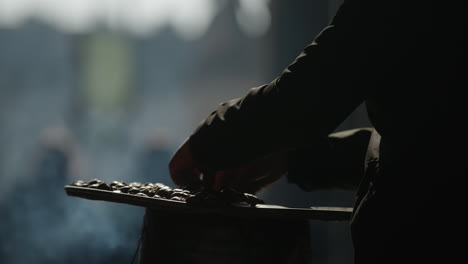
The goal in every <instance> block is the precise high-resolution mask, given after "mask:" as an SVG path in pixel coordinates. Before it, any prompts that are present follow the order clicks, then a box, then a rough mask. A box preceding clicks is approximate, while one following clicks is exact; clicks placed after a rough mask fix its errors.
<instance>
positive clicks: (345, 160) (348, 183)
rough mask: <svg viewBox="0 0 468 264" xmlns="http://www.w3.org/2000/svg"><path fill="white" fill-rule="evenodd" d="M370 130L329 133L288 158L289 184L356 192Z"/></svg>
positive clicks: (360, 177)
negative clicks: (324, 137)
mask: <svg viewBox="0 0 468 264" xmlns="http://www.w3.org/2000/svg"><path fill="white" fill-rule="evenodd" d="M372 132H373V128H359V129H351V130H345V131H341V132H338V133H333V134H330V135H329V136H328V137H327V138H326V139H324V140H322V141H320V142H317V143H316V144H315V145H314V146H312V147H308V148H300V149H297V150H295V151H291V152H290V153H289V155H288V159H289V162H288V165H289V167H288V174H287V178H288V181H289V182H291V183H295V184H297V185H298V186H299V187H301V188H302V189H303V190H306V191H314V190H326V189H344V190H356V189H357V187H358V186H359V183H360V182H361V179H362V177H363V175H364V171H365V157H366V153H367V149H368V145H369V140H370V138H371V134H372Z"/></svg>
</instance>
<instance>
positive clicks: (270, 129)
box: [189, 0, 370, 170]
mask: <svg viewBox="0 0 468 264" xmlns="http://www.w3.org/2000/svg"><path fill="white" fill-rule="evenodd" d="M360 2H362V1H360V0H357V1H352V0H350V1H346V3H345V4H343V5H342V6H341V8H340V10H339V11H338V13H337V14H336V16H335V18H334V19H333V21H332V22H331V24H330V25H329V26H328V27H326V28H325V29H324V30H323V31H322V32H321V33H320V34H319V35H318V36H317V37H316V38H315V40H314V41H313V42H312V43H311V44H310V45H309V46H307V47H306V48H305V49H304V51H303V52H302V53H301V54H300V55H299V56H298V57H297V59H296V60H295V61H294V62H293V63H292V64H291V65H289V66H288V67H287V68H286V69H285V71H284V72H283V73H282V74H281V76H279V77H278V78H277V79H275V80H274V81H272V82H271V83H269V84H266V85H263V86H260V87H256V88H253V89H251V90H250V91H249V92H248V93H247V94H246V95H245V96H243V97H241V98H238V99H235V100H231V101H228V102H225V103H223V104H221V105H220V106H219V107H218V108H217V109H216V110H215V111H214V112H213V113H211V114H210V115H209V116H208V118H206V119H205V120H204V121H203V122H202V123H201V124H200V125H199V126H198V128H197V129H196V130H195V131H194V133H193V134H192V135H191V138H190V141H189V142H190V148H191V151H192V154H193V156H194V159H195V160H196V161H197V162H198V164H200V167H201V168H200V169H202V170H204V169H205V170H206V169H209V170H220V169H221V170H222V169H228V168H235V167H239V166H242V164H244V163H246V162H249V161H252V160H254V159H256V158H259V157H262V156H264V155H267V154H271V153H274V152H280V151H289V150H294V149H297V148H303V147H307V146H312V145H313V144H315V142H318V141H320V140H323V139H324V138H326V137H327V136H328V135H329V134H330V133H332V132H333V131H334V130H335V129H336V127H337V126H338V125H339V124H340V123H341V122H342V121H343V120H344V119H345V118H346V117H347V116H348V115H349V114H350V113H351V112H352V111H353V110H354V109H355V108H356V107H357V106H358V105H359V104H361V103H362V102H363V100H364V95H365V91H364V90H365V89H364V88H363V87H362V86H360V80H361V78H362V76H363V75H364V74H365V70H366V68H367V67H368V62H367V58H368V57H369V56H370V55H369V54H367V52H368V49H367V46H368V36H369V34H367V32H368V31H369V30H370V29H367V27H366V25H365V24H366V23H365V22H364V21H365V20H366V19H367V18H366V16H364V15H365V13H366V12H365V11H364V10H362V9H360V6H361V4H360Z"/></svg>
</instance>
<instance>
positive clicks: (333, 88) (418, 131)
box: [190, 0, 468, 263]
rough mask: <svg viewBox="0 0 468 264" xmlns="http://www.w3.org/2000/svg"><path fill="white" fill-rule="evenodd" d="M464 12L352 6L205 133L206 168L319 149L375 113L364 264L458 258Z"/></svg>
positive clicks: (401, 0)
mask: <svg viewBox="0 0 468 264" xmlns="http://www.w3.org/2000/svg"><path fill="white" fill-rule="evenodd" d="M464 6H465V4H464V3H463V2H462V1H460V3H458V2H454V1H440V2H436V1H431V0H429V1H427V0H426V1H421V0H392V1H390V0H347V1H345V3H344V4H343V5H342V6H341V8H340V9H339V11H338V12H337V14H336V16H335V17H334V19H333V20H332V22H331V23H330V25H329V26H328V27H326V28H325V29H324V30H323V31H322V32H321V33H320V34H319V35H318V36H317V37H316V39H315V40H314V42H313V43H312V44H310V45H309V46H307V47H306V48H305V49H304V51H303V52H302V54H300V55H299V57H298V58H297V59H296V60H295V61H294V62H293V63H292V64H291V65H290V66H289V67H287V68H286V69H285V71H284V72H283V73H282V74H281V76H279V77H278V78H277V79H275V80H274V81H272V82H271V83H269V84H266V85H263V86H260V87H257V88H253V89H251V90H250V91H249V92H248V93H247V94H246V95H245V96H243V97H242V98H238V99H235V100H232V101H229V102H226V103H224V104H222V105H220V106H219V108H218V109H217V110H216V111H214V112H213V113H212V114H211V115H209V117H208V118H207V119H206V120H204V121H203V122H202V123H201V124H200V126H199V127H198V128H197V130H196V131H195V132H194V133H193V135H192V136H191V138H192V139H191V145H190V147H191V151H192V152H193V154H194V157H195V158H197V161H198V162H199V163H200V164H201V165H202V169H211V170H212V169H226V168H234V167H238V166H241V165H242V164H244V163H246V162H248V161H250V160H253V159H255V158H258V157H261V156H264V155H267V154H270V153H274V152H280V151H288V152H290V153H295V152H296V151H298V150H301V151H303V150H304V149H314V146H316V145H317V144H321V143H320V142H323V141H324V140H326V138H327V136H328V135H329V134H330V133H332V132H333V131H334V130H335V129H336V128H337V126H338V125H339V124H340V123H341V122H342V121H343V120H344V119H345V118H346V117H347V116H348V115H349V114H350V113H351V112H352V111H353V110H354V109H355V108H356V107H357V106H358V105H360V104H361V103H362V102H365V103H366V105H367V109H368V113H369V118H370V120H371V122H372V124H373V126H374V127H375V130H376V132H378V134H380V135H379V138H378V140H377V141H378V145H379V147H378V158H376V159H375V160H374V162H371V163H369V164H370V165H369V164H368V166H367V171H366V172H365V173H363V174H364V175H365V177H364V180H363V184H361V186H360V189H359V191H358V197H357V203H356V206H355V213H354V217H353V220H352V223H351V228H352V234H353V241H354V246H355V253H356V262H358V263H400V262H405V259H410V260H411V259H412V260H420V261H422V260H424V259H434V258H438V257H440V258H449V257H450V256H455V255H456V253H457V252H459V251H457V250H456V249H457V243H456V242H454V240H453V238H454V237H456V234H458V233H457V232H456V230H459V229H460V228H462V227H463V226H464V225H457V224H455V223H453V221H457V220H456V219H459V218H458V217H460V209H459V208H460V207H458V206H462V205H464V203H463V202H464V201H465V200H466V199H465V198H464V197H463V195H462V194H463V192H462V191H463V189H462V188H463V185H462V184H461V180H462V179H463V178H464V177H466V176H467V170H466V169H465V168H464V163H466V162H467V160H468V159H467V154H466V153H465V152H464V151H463V150H465V149H466V145H467V144H466V137H464V136H463V134H462V132H460V129H461V128H462V124H463V123H464V122H466V121H467V119H468V118H467V117H468V113H467V112H468V111H467V107H466V99H467V97H466V96H465V95H464V94H465V92H464V91H463V90H464V89H466V87H467V77H466V75H465V74H464V72H463V71H462V70H463V69H464V67H463V66H464V65H465V63H466V47H467V43H466V27H465V25H466V24H467V23H466V21H465V20H466V17H467V13H466V9H465V7H464ZM380 136H381V139H380ZM366 147H367V146H366ZM291 156H294V155H291ZM363 162H364V161H363ZM292 163H294V162H292ZM292 170H294V168H292ZM295 173H296V175H297V174H298V172H297V170H296V172H295ZM299 173H300V172H299ZM302 174H303V175H304V176H310V177H317V176H313V175H310V174H309V173H308V172H307V171H304V172H303V173H302ZM299 178H300V177H299ZM299 178H297V177H296V178H295V181H296V182H297V181H299V184H300V181H301V180H300V179H299ZM303 181H307V178H306V177H304V179H303ZM336 184H338V182H336ZM441 208H443V210H442V209H441ZM457 209H458V210H457ZM442 212H443V213H442Z"/></svg>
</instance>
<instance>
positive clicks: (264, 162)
mask: <svg viewBox="0 0 468 264" xmlns="http://www.w3.org/2000/svg"><path fill="white" fill-rule="evenodd" d="M286 167H287V166H286V156H285V155H284V154H283V153H276V154H271V155H269V156H266V157H263V158H260V159H257V160H255V161H252V162H250V163H249V164H246V165H243V166H240V167H239V168H235V169H225V170H210V168H203V169H202V168H200V166H199V164H197V163H196V161H195V158H194V157H193V156H192V153H191V152H190V148H189V139H187V140H186V141H185V142H184V143H183V144H182V145H181V146H180V147H179V149H178V150H177V151H176V153H175V154H174V156H173V157H172V159H171V161H170V163H169V171H170V174H171V177H172V180H173V181H174V183H175V184H176V185H178V186H183V187H196V186H205V187H208V188H212V189H214V190H220V189H223V188H231V189H234V190H236V191H239V192H248V193H256V192H257V191H259V190H260V189H262V188H264V187H265V186H267V185H269V184H271V183H273V182H275V181H277V180H278V179H279V178H281V177H282V176H283V175H284V174H285V173H286V171H287V169H286Z"/></svg>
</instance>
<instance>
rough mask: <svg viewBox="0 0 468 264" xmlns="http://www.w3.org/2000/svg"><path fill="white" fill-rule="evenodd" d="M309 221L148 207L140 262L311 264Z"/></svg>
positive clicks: (143, 263)
mask: <svg viewBox="0 0 468 264" xmlns="http://www.w3.org/2000/svg"><path fill="white" fill-rule="evenodd" d="M309 234H310V232H309V223H308V220H304V219H302V220H295V219H294V220H290V219H274V218H261V217H259V218H247V217H242V216H239V217H236V216H223V215H216V214H215V215H210V214H186V213H175V212H161V211H154V210H152V209H149V208H148V209H146V214H145V217H144V225H143V230H142V238H141V244H140V251H139V263H141V264H153V263H177V264H178V263H184V264H192V263H206V264H209V263H227V264H230V263H232V264H234V263H239V264H241V263H242V264H246V263H288V264H289V263H291V264H292V263H301V264H304V263H309V259H310V254H311V252H310V239H309Z"/></svg>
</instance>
